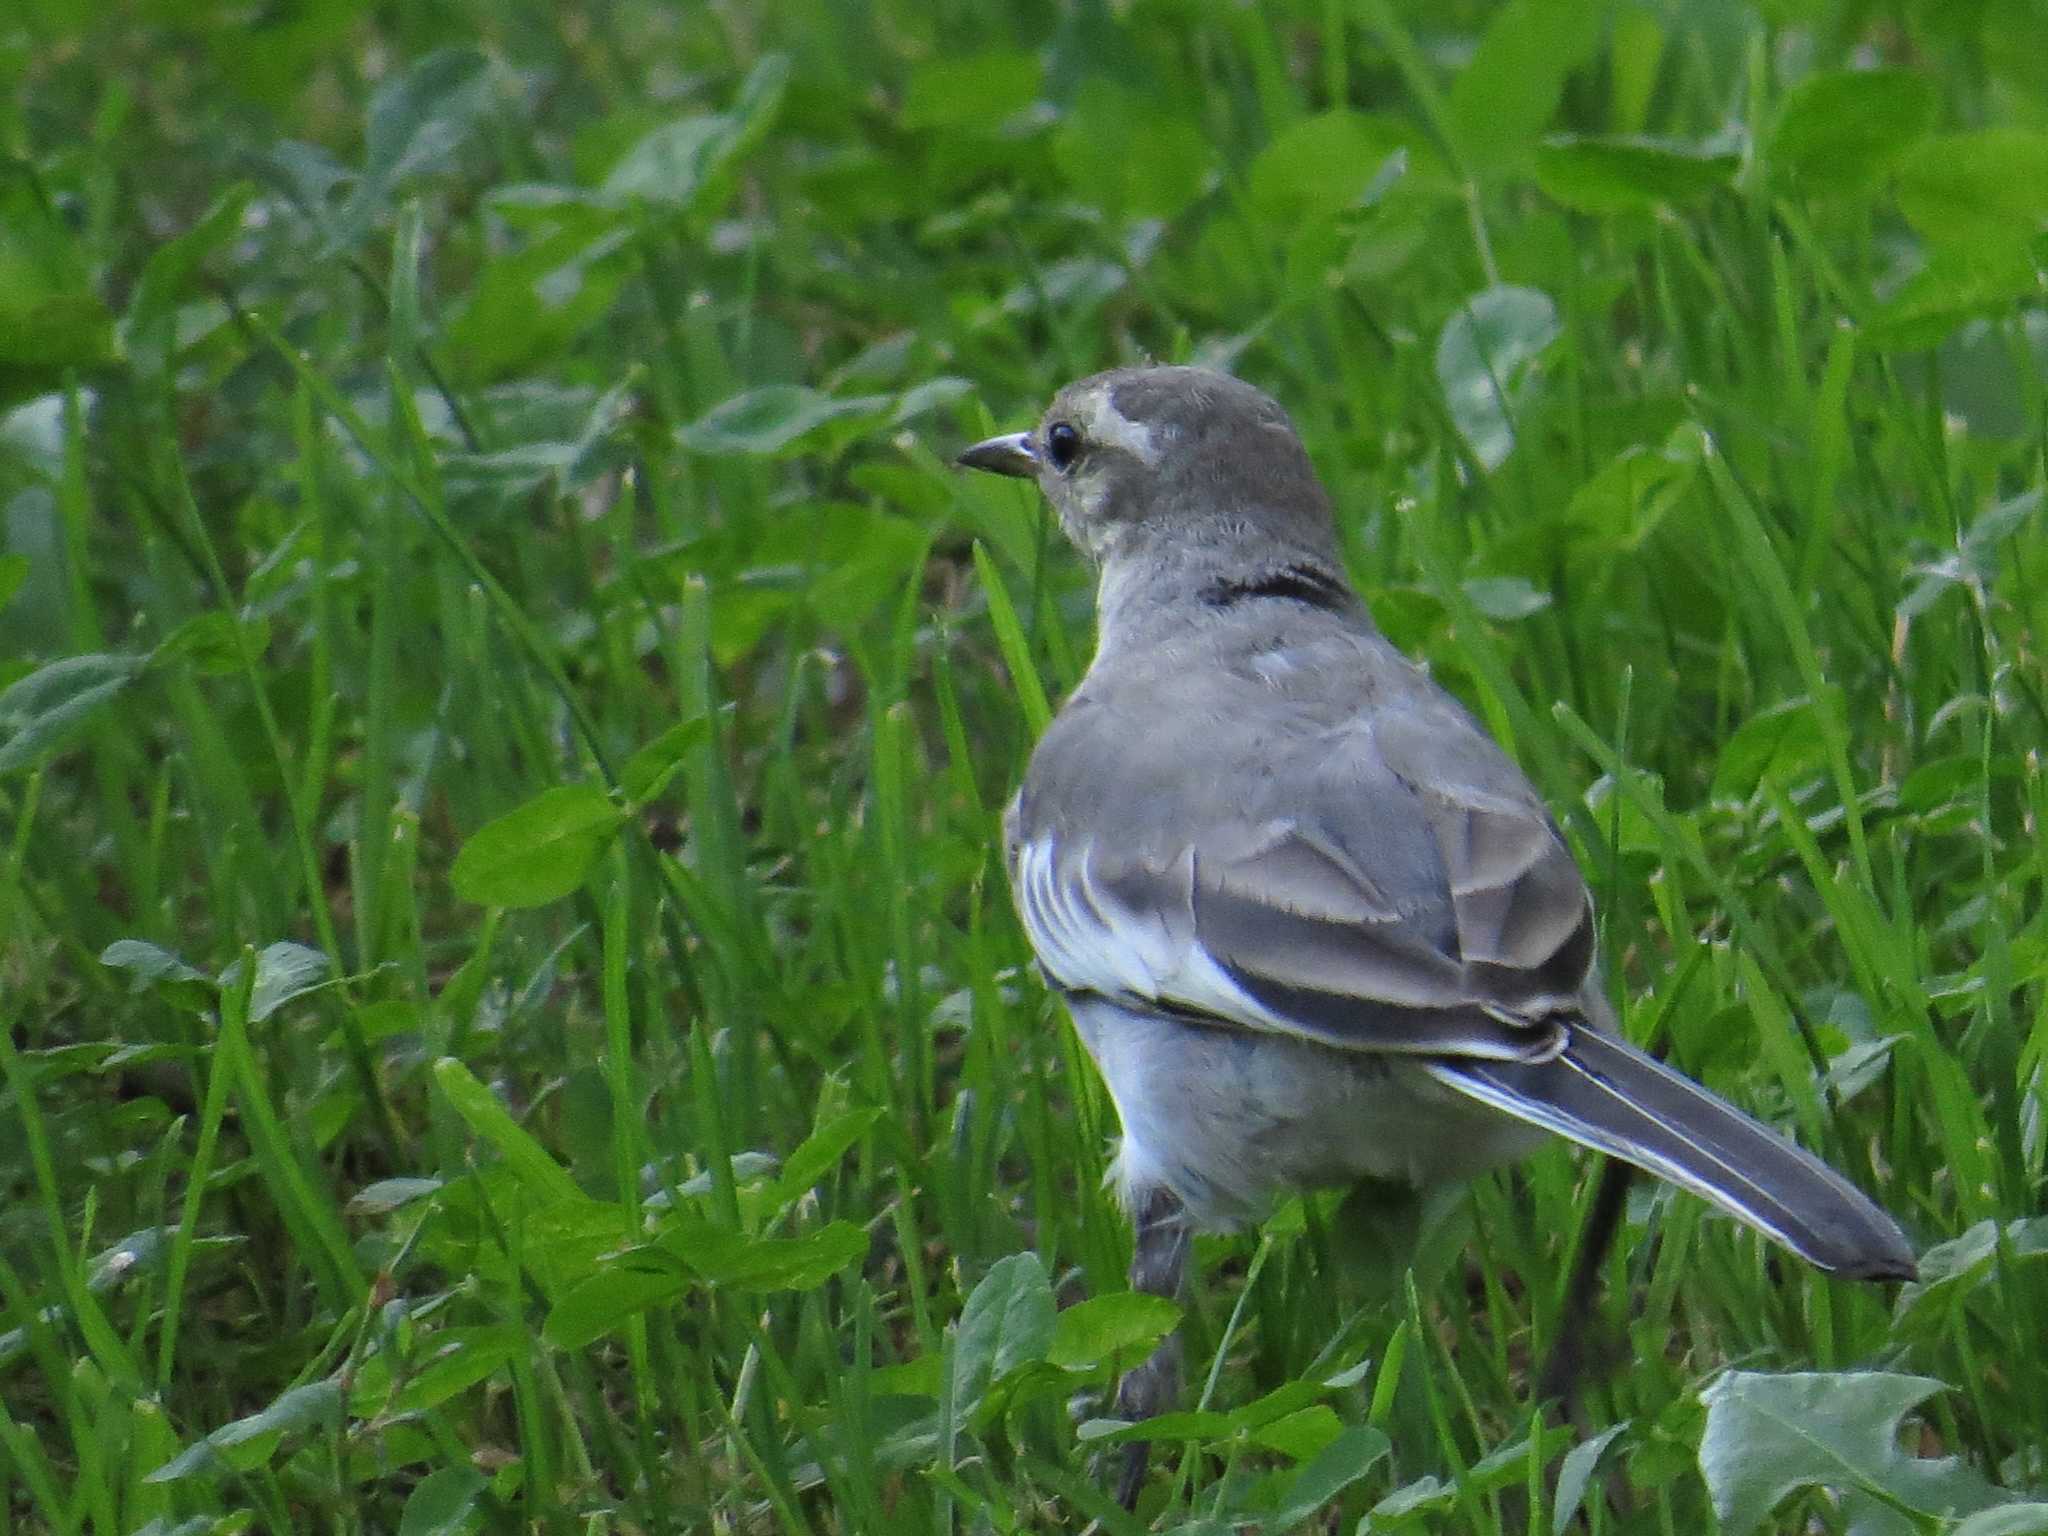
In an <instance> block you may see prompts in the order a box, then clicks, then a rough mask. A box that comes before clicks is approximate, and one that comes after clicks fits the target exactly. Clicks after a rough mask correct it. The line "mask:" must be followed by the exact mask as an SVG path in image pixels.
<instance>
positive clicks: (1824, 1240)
mask: <svg viewBox="0 0 2048 1536" xmlns="http://www.w3.org/2000/svg"><path fill="white" fill-rule="evenodd" d="M1429 1070H1430V1071H1431V1072H1432V1073H1433V1074H1434V1075H1435V1076H1436V1077H1437V1078H1438V1079H1440V1080H1441V1081H1442V1082H1444V1083H1445V1084H1447V1085H1448V1086H1450V1087H1452V1088H1455V1089H1457V1090H1458V1091H1459V1092H1460V1093H1467V1094H1470V1095H1471V1096H1472V1097H1473V1098H1475V1099H1478V1100H1480V1101H1482V1102H1483V1103H1486V1104H1490V1105H1492V1106H1493V1107H1494V1108H1495V1109H1498V1110H1502V1111H1504V1112H1506V1113H1507V1114H1510V1115H1513V1116H1514V1117H1515V1118H1516V1119H1518V1120H1526V1121H1529V1122H1530V1123H1531V1124H1534V1125H1540V1126H1542V1127H1543V1128H1544V1129H1545V1130H1550V1131H1555V1132H1557V1133H1558V1134H1559V1135H1561V1136H1568V1137H1570V1138H1571V1139H1572V1140H1573V1141H1576V1142H1581V1143H1583V1144H1584V1145H1586V1146H1589V1147H1593V1148H1596V1149H1597V1150H1599V1151H1601V1152H1605V1153H1608V1154H1609V1155H1611V1156H1614V1157H1618V1158H1621V1159H1623V1160H1624V1161H1627V1162H1630V1163H1634V1164H1635V1165H1636V1166H1637V1167H1638V1168H1642V1169H1646V1170H1647V1171H1649V1172H1651V1173H1654V1174H1656V1175H1657V1176H1658V1177H1660V1178H1665V1179H1669V1180H1670V1181H1671V1182H1672V1183H1674V1184H1676V1185H1678V1186H1679V1187H1680V1188H1681V1189H1689V1190H1691V1191H1692V1192H1693V1193H1694V1194H1696V1195H1698V1196H1700V1197H1701V1198H1702V1199H1706V1200H1710V1201H1712V1202H1713V1203H1714V1204H1715V1205H1718V1206H1719V1207H1721V1209H1722V1210H1724V1211H1726V1212H1728V1214H1729V1215H1731V1216H1734V1217H1735V1218H1737V1219H1738V1220H1741V1221H1746V1222H1748V1223H1749V1224H1750V1225H1751V1226H1752V1227H1755V1228H1756V1229H1757V1230H1758V1231H1759V1232H1761V1233H1763V1234H1764V1236H1766V1237H1769V1238H1773V1239H1775V1240H1776V1241H1778V1242H1780V1243H1783V1244H1784V1245H1785V1246H1786V1247H1787V1248H1789V1249H1791V1250H1792V1251H1793V1252H1794V1253H1796V1254H1798V1255H1799V1256H1800V1257H1801V1258H1802V1259H1805V1260H1806V1261H1807V1262H1808V1263H1810V1264H1814V1265H1817V1266H1819V1267H1820V1268H1821V1269H1825V1270H1828V1271H1830V1272H1831V1273H1834V1274H1838V1275H1847V1276H1851V1277H1853V1278H1856V1279H1862V1280H1910V1279H1912V1278H1913V1276H1914V1274H1915V1267H1914V1262H1913V1250H1912V1248H1911V1247H1909V1246H1908V1245H1907V1242H1906V1238H1905V1234H1904V1233H1902V1232H1901V1231H1900V1230H1899V1227H1898V1223H1897V1222H1895V1221H1893V1220H1892V1219H1891V1217H1889V1216H1887V1215H1886V1214H1885V1213H1884V1212H1883V1211H1881V1210H1879V1209H1878V1207H1877V1206H1876V1205H1874V1204H1873V1203H1872V1202H1871V1201H1870V1199H1869V1198H1868V1197H1867V1196H1865V1195H1864V1194H1863V1193H1862V1192H1861V1191H1860V1190H1858V1189H1857V1188H1856V1187H1855V1186H1854V1185H1852V1184H1850V1183H1849V1181H1848V1180H1847V1179H1844V1178H1843V1177H1842V1176H1841V1175H1840V1174H1838V1173H1836V1172H1835V1171H1834V1170H1833V1169H1832V1168H1830V1167H1828V1166H1827V1164H1825V1163H1823V1162H1822V1161H1821V1160H1820V1159H1819V1158H1817V1157H1815V1156H1813V1154H1812V1153H1810V1152H1807V1151H1805V1150H1803V1149H1802V1148H1800V1147H1797V1146H1794V1145H1793V1144H1792V1143H1791V1142H1790V1141H1788V1140H1786V1139H1785V1138H1784V1137H1783V1136H1781V1135H1779V1134H1778V1133H1777V1132H1776V1131H1773V1130H1769V1129H1767V1128H1766V1127H1764V1126H1762V1125H1759V1124H1758V1123H1757V1122H1756V1121H1754V1120H1752V1119H1750V1118H1749V1116H1747V1115H1745V1114H1743V1113H1742V1112H1741V1111H1740V1110H1738V1109H1736V1108H1735V1107H1734V1106H1733V1105H1732V1104H1727V1103H1724V1102H1723V1101H1722V1100H1720V1099H1718V1098H1716V1097H1715V1096H1714V1095H1713V1094H1711V1093H1709V1092H1707V1090H1706V1089H1704V1088H1702V1087H1700V1086H1699V1085H1698V1084H1697V1083H1695V1082H1693V1081H1692V1080H1691V1079H1689V1078H1686V1077H1683V1076H1681V1075H1680V1074H1679V1073H1677V1072H1675V1071H1673V1070H1672V1069H1671V1068H1669V1067H1667V1066H1665V1065H1664V1064H1663V1063H1662V1062H1660V1061H1658V1060H1656V1059H1655V1058H1654V1057H1651V1056H1647V1055H1645V1054H1644V1053H1643V1052H1641V1051H1639V1050H1637V1049H1636V1048H1635V1047H1634V1046H1632V1045H1630V1044H1629V1043H1628V1042H1627V1041H1625V1040H1623V1039H1621V1038H1620V1037H1619V1036H1617V1035H1610V1034H1607V1033H1604V1032H1602V1031H1598V1030H1594V1029H1588V1028H1584V1027H1578V1028H1573V1029H1572V1031H1571V1041H1570V1044H1568V1045H1567V1046H1566V1047H1565V1049H1564V1050H1563V1051H1561V1052H1559V1053H1558V1054H1557V1055H1556V1056H1554V1057H1552V1058H1551V1059H1550V1060H1548V1061H1537V1062H1518V1061H1479V1060H1473V1059H1469V1058H1467V1059H1465V1060H1459V1061H1437V1062H1432V1063H1431V1064H1430V1068H1429Z"/></svg>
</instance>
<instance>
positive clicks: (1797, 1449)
mask: <svg viewBox="0 0 2048 1536" xmlns="http://www.w3.org/2000/svg"><path fill="white" fill-rule="evenodd" d="M1943 1390H1945V1388H1944V1387H1943V1384H1942V1383H1941V1382H1938V1381H1934V1380H1932V1379H1930V1378H1928V1377H1925V1376H1901V1375H1895V1374H1892V1373H1890V1372H1886V1371H1840V1372H1825V1373H1823V1372H1795V1373H1791V1374H1787V1375H1782V1376H1771V1375H1761V1374H1757V1373H1755V1372H1750V1371H1729V1372H1727V1373H1726V1374H1724V1375H1722V1376H1721V1377H1720V1378H1719V1379H1718V1380H1716V1381H1715V1382H1714V1384H1713V1385H1712V1386H1710V1387H1708V1388H1707V1390H1706V1391H1705V1392H1703V1393H1701V1394H1700V1400H1701V1401H1702V1402H1703V1403H1705V1404H1706V1408H1707V1425H1706V1430H1705V1433H1704V1434H1703V1435H1702V1436H1701V1438H1700V1452H1699V1463H1700V1474H1701V1476H1702V1477H1704V1478H1705V1479H1706V1484H1707V1491H1708V1493H1709V1494H1710V1495H1711V1497H1712V1499H1713V1502H1714V1512H1715V1514H1717V1515H1719V1516H1720V1519H1721V1529H1722V1530H1723V1531H1724V1532H1725V1533H1726V1536H1749V1533H1750V1532H1751V1531H1754V1530H1756V1529H1758V1528H1759V1527H1760V1526H1762V1525H1763V1524H1764V1522H1765V1521H1767V1520H1769V1519H1770V1518H1771V1514H1772V1511H1774V1510H1775V1509H1777V1507H1778V1506H1779V1505H1780V1504H1781V1503H1783V1502H1784V1501H1785V1499H1786V1498H1788V1497H1789V1496H1790V1495H1792V1494H1793V1493H1795V1492H1797V1491H1798V1490H1800V1489H1802V1488H1813V1487H1822V1488H1831V1489H1834V1490H1836V1491H1838V1492H1850V1491H1854V1492H1860V1493H1864V1494H1868V1495H1870V1496H1872V1497H1875V1498H1880V1499H1887V1500H1896V1501H1897V1502H1899V1503H1901V1504H1903V1505H1905V1506H1906V1507H1907V1508H1908V1509H1911V1510H1915V1511H1917V1512H1919V1513H1921V1514H1927V1515H1936V1514H1948V1515H1958V1514H1964V1513H1968V1512H1970V1511H1974V1510H1977V1509H1981V1508H1983V1507H1985V1506H1986V1505H1988V1504H1991V1503H1993V1502H1995V1500H1996V1497H1997V1496H1996V1494H1995V1492H1994V1491H1993V1490H1992V1489H1991V1488H1990V1487H1989V1486H1988V1485H1987V1484H1985V1483H1984V1482H1983V1481H1982V1479H1981V1478H1980V1477H1978V1475H1977V1474H1976V1473H1975V1472H1973V1471H1972V1470H1971V1469H1970V1468H1969V1467H1968V1466H1966V1465H1965V1464H1964V1463H1963V1462H1962V1461H1960V1460H1959V1459H1957V1458H1956V1457H1953V1456H1950V1457H1943V1458H1941V1459H1939V1460H1935V1459H1931V1458H1924V1457H1918V1456H1912V1455H1909V1454H1907V1452H1906V1451H1904V1450H1903V1449H1901V1447H1900V1440H1899V1437H1900V1420H1901V1419H1903V1418H1904V1417H1905V1416H1906V1414H1907V1413H1909V1412H1911V1411H1912V1410H1913V1409H1914V1408H1916V1407H1918V1406H1919V1405H1920V1404H1921V1403H1923V1402H1925V1401H1926V1400H1927V1399H1928V1398H1929V1397H1932V1396H1933V1395H1934V1394H1935V1393H1936V1392H1940V1391H1943Z"/></svg>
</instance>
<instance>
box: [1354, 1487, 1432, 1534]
mask: <svg viewBox="0 0 2048 1536" xmlns="http://www.w3.org/2000/svg"><path fill="white" fill-rule="evenodd" d="M1455 1497H1456V1490H1455V1489H1454V1488H1452V1486H1451V1485H1450V1484H1449V1483H1446V1482H1444V1481H1442V1480H1441V1479H1440V1478H1437V1477H1435V1476H1433V1475H1431V1474H1429V1473H1424V1474H1423V1475H1422V1476H1421V1477H1418V1478H1416V1479H1415V1481H1413V1482H1411V1483H1403V1484H1402V1485H1401V1486H1400V1487H1398V1488H1396V1489H1395V1490H1394V1491H1393V1492H1392V1493H1390V1494H1388V1495H1387V1496H1386V1497H1385V1498H1383V1499H1381V1500H1380V1501H1379V1503H1377V1504H1375V1505H1373V1507H1372V1508H1371V1509H1369V1510H1367V1511H1366V1515H1365V1523H1364V1524H1363V1525H1361V1526H1360V1527H1359V1530H1360V1532H1361V1533H1365V1532H1376V1531H1391V1530H1394V1529H1396V1528H1397V1527H1398V1526H1399V1525H1400V1523H1401V1522H1403V1521H1405V1520H1406V1519H1407V1518H1408V1517H1409V1516H1410V1515H1413V1514H1415V1513H1416V1512H1417V1511H1419V1510H1425V1509H1441V1508H1447V1507H1448V1506H1449V1505H1450V1503H1451V1500H1452V1499H1453V1498H1455Z"/></svg>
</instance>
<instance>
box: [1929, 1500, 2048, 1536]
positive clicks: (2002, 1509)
mask: <svg viewBox="0 0 2048 1536" xmlns="http://www.w3.org/2000/svg"><path fill="white" fill-rule="evenodd" d="M1947 1536H2048V1504H2041V1503H2032V1502H2030V1503H2026V1504H2000V1505H1997V1506H1996V1507H1994V1508H1991V1509H1980V1510H1978V1511H1977V1513H1975V1514H1974V1515H1971V1516H1970V1517H1969V1518H1968V1519H1966V1520H1963V1521H1961V1522H1959V1523H1958V1524H1957V1525H1955V1526H1953V1527H1952V1528H1951V1529H1950V1530H1949V1531H1948V1532H1947Z"/></svg>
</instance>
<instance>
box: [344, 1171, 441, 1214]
mask: <svg viewBox="0 0 2048 1536" xmlns="http://www.w3.org/2000/svg"><path fill="white" fill-rule="evenodd" d="M441 1185H442V1181H441V1180H440V1179H432V1178H405V1177H401V1178H390V1179H379V1180H377V1182H376V1183H374V1184H365V1185H364V1186H363V1187H362V1188H361V1189H359V1190H357V1191H356V1192H355V1193H354V1194H353V1195H351V1196H350V1197H349V1202H348V1213H349V1215H351V1216H388V1215H390V1214H391V1212H393V1211H395V1210H399V1209H401V1208H402V1207H404V1206H408V1205H411V1204H412V1203H413V1202H414V1201H415V1200H424V1199H425V1198H426V1197H427V1196H429V1195H431V1194H434V1193H435V1192H437V1191H438V1190H439V1189H440V1188H441Z"/></svg>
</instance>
